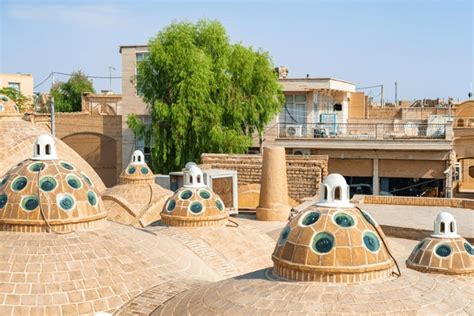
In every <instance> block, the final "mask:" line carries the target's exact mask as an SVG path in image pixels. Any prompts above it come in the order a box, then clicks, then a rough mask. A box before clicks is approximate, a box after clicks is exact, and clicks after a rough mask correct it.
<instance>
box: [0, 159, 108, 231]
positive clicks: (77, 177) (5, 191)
mask: <svg viewBox="0 0 474 316" xmlns="http://www.w3.org/2000/svg"><path fill="white" fill-rule="evenodd" d="M106 216H107V213H106V211H105V209H104V206H103V204H102V200H101V198H100V196H99V194H98V192H97V190H96V188H95V187H94V184H93V182H92V181H91V180H90V178H89V177H88V175H87V174H86V173H84V172H82V171H80V170H79V169H78V168H77V167H76V166H74V164H72V163H70V162H68V161H65V160H33V159H28V160H25V161H23V162H22V163H20V164H19V165H17V166H16V167H14V168H12V169H11V170H10V171H8V172H7V173H6V174H5V176H4V177H3V178H2V179H1V181H0V229H1V230H7V231H29V232H39V231H47V230H49V229H51V230H53V231H59V232H69V231H72V230H83V229H89V228H94V227H100V226H102V225H105V224H106V221H105V219H106Z"/></svg>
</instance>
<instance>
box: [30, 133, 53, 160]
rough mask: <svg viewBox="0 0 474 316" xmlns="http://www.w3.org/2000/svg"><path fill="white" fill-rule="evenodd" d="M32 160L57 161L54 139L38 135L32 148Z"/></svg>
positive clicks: (45, 135)
mask: <svg viewBox="0 0 474 316" xmlns="http://www.w3.org/2000/svg"><path fill="white" fill-rule="evenodd" d="M32 159H34V160H54V159H58V156H57V154H56V145H55V144H54V138H53V137H52V136H51V135H47V134H44V135H40V136H38V138H37V139H36V142H35V145H34V147H33V158H32Z"/></svg>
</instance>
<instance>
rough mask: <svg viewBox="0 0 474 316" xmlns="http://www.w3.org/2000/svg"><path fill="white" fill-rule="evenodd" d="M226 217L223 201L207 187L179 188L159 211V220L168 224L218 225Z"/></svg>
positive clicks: (225, 219)
mask: <svg viewBox="0 0 474 316" xmlns="http://www.w3.org/2000/svg"><path fill="white" fill-rule="evenodd" d="M228 217H229V213H228V212H227V210H226V209H225V206H224V202H222V200H221V198H220V197H219V196H218V195H217V194H216V193H215V192H213V191H212V190H211V189H209V188H207V187H203V188H188V187H182V188H180V189H179V190H178V191H176V193H175V194H174V195H173V196H172V197H170V198H169V200H168V201H167V202H166V205H165V207H164V208H163V211H162V212H161V220H162V221H163V222H164V223H165V224H166V225H169V226H220V225H225V224H226V223H227V218H228Z"/></svg>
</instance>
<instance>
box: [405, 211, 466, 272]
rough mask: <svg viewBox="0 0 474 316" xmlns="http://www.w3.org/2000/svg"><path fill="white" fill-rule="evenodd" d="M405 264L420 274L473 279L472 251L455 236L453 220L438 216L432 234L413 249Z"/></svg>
mask: <svg viewBox="0 0 474 316" xmlns="http://www.w3.org/2000/svg"><path fill="white" fill-rule="evenodd" d="M406 264H407V267H409V268H411V269H414V270H418V271H421V272H431V273H441V274H461V275H474V248H473V247H472V245H471V244H470V243H469V242H468V241H467V240H466V239H464V238H462V237H461V236H459V235H458V233H457V225H456V220H455V219H454V216H453V215H451V214H450V213H448V212H441V213H439V214H438V216H436V219H435V221H434V231H433V234H432V235H431V236H430V237H427V238H425V239H423V240H422V241H420V242H419V243H418V245H416V247H415V248H414V249H413V251H412V253H411V254H410V257H408V259H407V261H406Z"/></svg>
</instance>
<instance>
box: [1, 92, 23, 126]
mask: <svg viewBox="0 0 474 316" xmlns="http://www.w3.org/2000/svg"><path fill="white" fill-rule="evenodd" d="M19 116H21V115H20V110H19V109H18V106H17V105H16V104H15V102H13V101H12V100H11V99H10V98H9V97H7V96H6V95H3V94H0V120H2V119H8V118H9V117H19Z"/></svg>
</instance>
